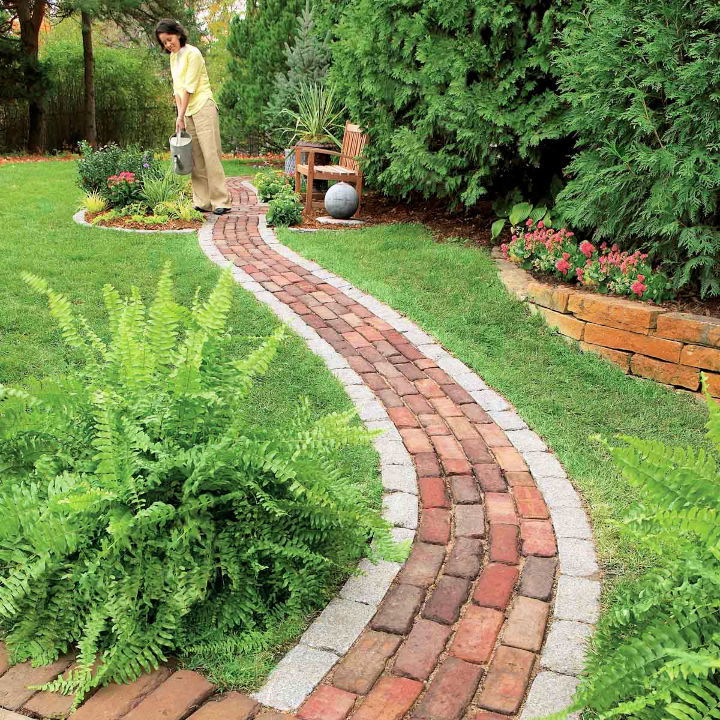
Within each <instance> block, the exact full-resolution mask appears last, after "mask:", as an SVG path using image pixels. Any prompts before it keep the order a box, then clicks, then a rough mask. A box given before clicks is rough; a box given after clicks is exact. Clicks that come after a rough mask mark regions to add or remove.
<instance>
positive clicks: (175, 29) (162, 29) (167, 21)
mask: <svg viewBox="0 0 720 720" xmlns="http://www.w3.org/2000/svg"><path fill="white" fill-rule="evenodd" d="M160 33H165V34H166V35H177V36H178V37H179V38H180V47H185V43H186V42H187V32H185V28H184V27H183V26H182V25H181V24H180V23H179V22H178V21H177V20H172V19H171V18H163V19H162V20H161V21H160V22H159V23H158V24H157V25H156V27H155V39H156V40H157V41H158V45H159V46H160V47H161V48H162V49H163V51H164V52H166V53H169V52H170V51H169V50H166V49H165V46H164V45H163V44H162V42H160Z"/></svg>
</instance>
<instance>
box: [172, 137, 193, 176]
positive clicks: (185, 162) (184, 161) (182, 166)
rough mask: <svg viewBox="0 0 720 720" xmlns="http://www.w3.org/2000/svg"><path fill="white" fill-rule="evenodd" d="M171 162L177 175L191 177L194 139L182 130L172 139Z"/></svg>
mask: <svg viewBox="0 0 720 720" xmlns="http://www.w3.org/2000/svg"><path fill="white" fill-rule="evenodd" d="M170 160H171V162H172V169H173V172H174V173H175V174H176V175H189V174H190V173H191V172H192V138H191V137H190V133H188V132H186V131H185V130H181V131H180V132H179V133H177V135H173V136H172V137H171V138H170Z"/></svg>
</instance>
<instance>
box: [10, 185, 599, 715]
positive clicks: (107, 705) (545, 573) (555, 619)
mask: <svg viewBox="0 0 720 720" xmlns="http://www.w3.org/2000/svg"><path fill="white" fill-rule="evenodd" d="M228 185H229V187H230V189H231V192H232V195H233V205H234V207H235V208H236V209H234V210H233V211H232V212H231V213H230V214H228V215H224V216H222V217H220V218H215V217H212V218H210V219H209V220H208V221H207V222H206V223H205V225H203V227H202V228H201V230H200V231H199V233H198V240H199V242H200V245H201V247H202V249H203V250H204V252H205V253H206V254H207V255H208V257H209V258H210V259H212V260H213V261H214V262H216V263H217V264H218V265H222V266H228V265H229V266H230V267H231V268H232V272H233V274H234V276H235V278H236V279H237V280H238V282H239V283H240V284H241V285H242V286H243V287H244V288H245V289H246V290H248V291H250V292H252V293H253V294H254V295H255V296H256V297H257V298H258V300H260V301H262V302H264V303H265V304H267V305H268V306H269V307H270V308H271V309H272V310H273V311H274V312H275V313H276V315H278V317H280V318H281V319H282V320H283V321H284V322H286V323H287V324H288V325H289V326H290V327H291V328H293V330H295V331H296V332H297V333H298V334H299V335H300V336H301V337H302V338H304V340H305V341H306V343H307V346H308V347H309V348H310V349H311V350H312V351H313V352H315V353H316V354H318V355H319V356H320V357H321V358H322V359H323V360H324V361H325V363H326V364H327V366H328V367H329V368H330V370H331V371H332V372H333V374H334V375H335V376H336V377H337V378H338V379H339V380H340V382H341V383H342V384H343V385H344V387H345V389H346V391H347V393H348V395H349V396H350V397H351V398H352V400H353V402H354V403H355V405H356V407H357V409H358V413H359V415H360V417H361V418H362V419H363V421H364V422H365V424H366V425H367V426H368V427H370V428H375V429H379V430H382V431H383V433H382V434H381V435H380V436H379V437H377V438H376V439H375V441H374V442H375V446H376V448H377V450H378V453H379V455H380V460H381V474H382V482H383V486H384V491H385V494H384V498H383V514H384V516H385V517H386V518H387V519H388V520H390V521H391V523H392V524H393V525H394V526H395V529H394V532H395V534H396V537H398V538H399V539H414V543H413V547H412V552H411V554H410V557H409V559H408V561H407V562H406V563H405V564H404V566H402V567H401V566H400V565H398V564H395V563H390V562H381V563H378V564H377V565H370V564H368V563H367V562H363V563H361V567H362V568H363V569H364V570H365V574H364V575H361V576H354V577H352V578H350V579H349V580H348V582H347V583H346V584H345V586H344V587H343V588H342V589H341V591H340V593H339V595H338V597H336V598H335V599H334V600H332V601H331V602H330V604H329V605H328V606H327V607H326V609H325V610H324V611H323V612H322V613H321V614H320V616H319V617H318V618H317V620H316V621H315V622H314V623H313V624H312V625H311V626H310V627H309V628H308V630H307V631H306V632H305V634H304V635H303V636H302V638H301V639H300V641H299V643H298V644H297V645H296V646H295V647H294V648H293V649H292V650H290V652H288V653H287V655H286V656H285V657H284V658H283V659H282V660H281V661H280V663H279V664H278V666H277V667H276V669H275V670H274V671H273V672H272V673H271V675H270V677H269V678H268V680H267V682H266V683H265V685H264V686H263V687H262V688H261V689H260V690H259V691H258V692H257V693H256V694H255V696H254V697H252V698H251V697H248V696H247V695H244V694H240V693H236V692H233V693H228V694H225V695H216V694H215V688H214V687H213V685H212V684H211V683H209V682H208V681H207V680H206V679H205V678H203V677H202V676H201V675H200V674H198V673H195V672H191V671H187V670H179V671H176V672H172V671H171V670H170V669H169V668H167V667H161V668H159V669H158V670H156V671H155V672H153V673H150V674H148V675H144V676H142V677H141V678H139V679H138V680H136V681H135V682H134V683H131V684H130V685H109V686H107V687H104V688H101V689H100V690H99V691H98V692H96V693H95V694H94V695H92V696H91V697H90V698H89V699H88V700H87V701H86V702H85V703H84V704H83V705H82V706H81V707H80V708H79V709H78V710H77V711H76V712H75V713H73V714H72V715H71V717H70V720H121V719H122V720H157V718H159V717H162V718H164V719H165V720H185V719H186V718H187V720H282V719H283V718H284V719H285V720H288V718H295V719H296V720H298V719H299V720H346V719H347V720H405V719H407V720H512V719H514V718H521V719H522V720H525V719H527V720H529V719H530V718H537V717H543V716H545V715H547V714H549V713H551V712H554V711H556V710H559V709H562V708H563V707H565V706H566V705H567V704H568V702H569V700H570V697H571V696H572V693H573V690H574V688H575V686H576V685H577V675H578V673H579V672H580V670H581V669H582V664H583V648H584V644H585V642H586V641H587V639H588V637H589V636H590V634H591V632H592V626H593V623H594V622H595V621H596V620H597V615H598V603H599V594H600V582H599V570H598V566H597V563H596V560H595V551H594V548H593V543H592V534H591V530H590V526H589V524H588V521H587V518H586V516H585V513H584V510H583V507H582V503H581V500H580V498H579V496H578V495H577V493H576V492H575V490H574V489H573V487H572V485H571V484H570V482H569V481H568V479H567V476H566V474H565V472H564V470H563V468H562V467H561V466H560V463H559V462H558V461H557V460H556V458H555V457H554V456H553V455H552V454H551V453H549V452H548V451H547V448H546V446H545V444H544V443H543V442H542V440H541V439H540V438H539V437H538V436H537V435H536V434H535V433H533V432H532V431H531V430H530V429H528V427H527V425H526V424H525V423H524V422H523V420H522V419H521V418H520V417H519V416H518V415H517V413H516V412H515V411H514V410H513V408H512V407H510V405H509V404H508V403H507V402H506V401H505V399H504V398H502V397H501V396H500V395H498V394H497V393H495V392H494V391H492V390H490V389H489V388H488V387H487V386H486V385H485V383H484V382H483V381H482V380H481V379H480V378H479V377H478V376H477V375H476V374H475V373H474V372H473V371H472V370H470V368H468V367H467V366H466V365H464V364H463V363H462V362H460V361H459V360H457V359H456V358H454V357H452V356H451V355H450V354H449V353H447V352H446V351H445V350H444V349H443V348H442V347H441V346H440V345H439V344H438V343H437V342H436V341H435V340H434V339H433V338H432V337H430V336H429V335H427V334H426V333H424V332H423V331H422V330H420V329H419V328H418V327H417V326H416V325H414V324H413V323H412V322H410V321H409V320H407V319H406V318H404V317H402V316H401V315H400V314H399V313H397V312H395V311H394V310H392V309H391V308H389V307H387V306H386V305H383V304H382V303H380V302H378V301H377V300H375V299H374V298H372V297H370V296H369V295H366V294H364V293H362V292H361V291H360V290H358V289H357V288H354V287H353V286H352V285H351V284H350V283H349V282H346V281H345V280H343V279H342V278H339V277H337V276H335V275H333V274H332V273H330V272H328V271H327V270H324V269H323V268H322V267H320V266H319V265H318V264H316V263H314V262H310V261H307V260H305V259H304V258H302V257H300V256H299V255H297V254H296V253H295V252H293V251H292V250H290V249H289V248H287V247H285V246H283V245H282V244H280V243H279V242H278V241H277V238H276V237H275V234H274V233H273V231H272V230H270V229H269V228H267V226H266V225H265V216H264V214H263V210H264V206H262V205H260V204H259V203H258V202H257V196H256V192H255V190H254V188H253V187H252V185H251V184H250V183H249V182H247V181H243V180H242V179H241V178H231V179H230V180H229V181H228ZM71 662H72V657H69V656H68V657H65V658H61V659H60V660H58V661H57V662H56V663H54V664H53V665H50V666H47V667H44V668H31V667H30V665H29V664H28V663H22V664H19V665H16V666H14V667H12V668H9V667H8V662H7V652H6V650H5V648H4V646H3V645H2V644H0V720H24V719H25V720H26V719H27V717H28V715H30V716H31V717H35V718H51V717H66V716H67V713H68V711H69V707H70V705H71V703H72V698H68V697H66V696H61V695H58V694H56V693H47V692H36V691H34V690H32V689H28V685H38V684H43V683H45V682H49V681H50V680H52V679H53V678H55V677H56V676H57V675H58V673H61V672H63V671H64V670H65V669H66V668H67V667H68V665H69V664H70V663H71Z"/></svg>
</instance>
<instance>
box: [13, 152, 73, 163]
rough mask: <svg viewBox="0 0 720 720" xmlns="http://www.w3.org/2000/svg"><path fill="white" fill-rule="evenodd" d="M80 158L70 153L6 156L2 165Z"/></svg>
mask: <svg viewBox="0 0 720 720" xmlns="http://www.w3.org/2000/svg"><path fill="white" fill-rule="evenodd" d="M78 157H80V156H79V155H72V154H70V153H68V154H65V155H4V156H0V165H7V164H9V163H37V162H47V161H49V160H63V161H65V162H67V161H69V160H77V159H78Z"/></svg>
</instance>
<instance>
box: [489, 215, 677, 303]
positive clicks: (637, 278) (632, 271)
mask: <svg viewBox="0 0 720 720" xmlns="http://www.w3.org/2000/svg"><path fill="white" fill-rule="evenodd" d="M501 250H502V252H503V255H504V256H505V259H507V260H510V261H511V262H514V263H517V264H518V265H520V266H521V267H522V268H524V269H525V270H533V271H536V272H540V273H547V274H550V275H553V276H555V277H557V278H558V279H560V280H563V281H566V282H573V281H575V282H577V284H578V285H581V286H583V287H585V288H588V289H589V290H596V291H598V292H600V293H603V294H608V293H612V294H615V295H623V296H629V297H632V298H633V299H638V300H651V301H655V302H662V301H663V300H667V299H669V298H670V297H671V295H672V292H671V287H670V281H669V280H668V277H667V275H665V274H664V273H662V272H659V271H657V270H654V269H653V268H652V266H651V265H650V263H649V262H648V259H647V258H648V256H647V254H645V253H641V252H640V251H639V250H637V251H635V252H634V253H629V252H627V251H621V250H620V249H619V248H618V246H617V245H608V244H607V243H606V242H604V243H602V244H601V245H600V246H598V247H596V246H595V245H593V244H592V243H591V242H589V241H587V240H584V241H583V242H581V243H578V242H577V240H576V239H575V235H574V233H572V232H570V231H568V230H567V229H565V228H562V229H560V230H555V229H553V228H551V227H546V226H545V224H544V223H543V221H542V220H541V221H539V222H538V223H537V224H536V223H535V222H534V221H533V220H532V219H528V220H527V221H526V223H525V226H524V227H523V226H520V227H514V228H513V231H512V239H511V240H510V242H509V243H506V244H503V245H501Z"/></svg>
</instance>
